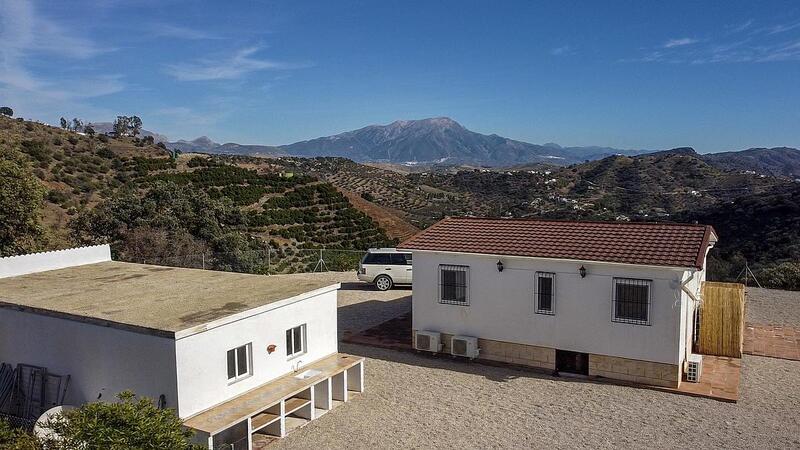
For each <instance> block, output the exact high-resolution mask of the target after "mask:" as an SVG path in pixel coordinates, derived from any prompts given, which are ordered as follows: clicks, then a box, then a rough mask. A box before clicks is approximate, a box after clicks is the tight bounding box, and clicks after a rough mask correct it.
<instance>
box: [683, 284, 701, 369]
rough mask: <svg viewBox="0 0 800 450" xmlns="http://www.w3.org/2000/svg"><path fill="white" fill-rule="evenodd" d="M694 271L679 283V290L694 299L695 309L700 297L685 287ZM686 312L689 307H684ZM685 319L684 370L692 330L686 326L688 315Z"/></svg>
mask: <svg viewBox="0 0 800 450" xmlns="http://www.w3.org/2000/svg"><path fill="white" fill-rule="evenodd" d="M696 273H697V271H696V270H692V271H691V272H689V278H687V279H686V281H684V282H683V283H681V290H682V291H683V292H685V293H686V295H688V296H689V298H691V299H692V300H694V302H695V309H696V308H697V306H698V304H699V303H700V299H698V298H697V296H696V295H694V292H692V291H691V290H689V288H688V287H687V285H688V284H689V283H690V282H691V281H692V280H693V279H694V276H695V274H696ZM686 314H687V315H688V314H689V308H686ZM686 319H687V320H686V323H687V327H686V345H684V347H683V353H684V358H683V366H684V370H686V361H688V360H689V345H690V344H689V341H690V339H691V333H692V331H693V330H692V329H690V328H689V327H688V323H689V320H688V317H687V318H686ZM695 325H696V324H695ZM692 328H695V326H692Z"/></svg>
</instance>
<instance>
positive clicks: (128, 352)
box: [0, 308, 178, 408]
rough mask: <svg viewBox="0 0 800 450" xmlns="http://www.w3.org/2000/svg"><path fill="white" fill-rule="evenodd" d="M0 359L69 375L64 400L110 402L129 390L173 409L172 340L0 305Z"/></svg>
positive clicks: (173, 345)
mask: <svg viewBox="0 0 800 450" xmlns="http://www.w3.org/2000/svg"><path fill="white" fill-rule="evenodd" d="M0 361H2V362H6V363H10V364H13V365H16V364H18V363H25V364H32V365H36V366H43V367H46V368H47V370H48V371H50V372H53V373H56V374H58V375H70V376H71V378H70V381H69V387H68V389H67V396H66V399H65V402H66V403H67V404H71V405H80V404H82V403H85V402H90V401H96V400H97V398H98V395H99V394H102V397H101V400H103V401H114V400H116V394H117V393H119V392H121V391H124V390H132V391H133V392H135V393H136V394H137V395H139V396H146V397H150V398H152V399H154V400H155V401H157V399H158V397H159V395H161V394H164V395H165V396H166V400H167V407H170V408H176V407H177V399H178V390H177V385H176V382H177V377H176V373H175V341H174V340H173V339H170V338H164V337H157V336H152V335H147V334H140V333H134V332H130V331H125V330H120V329H118V328H110V327H104V326H100V325H95V324H91V323H85V322H79V321H74V320H68V319H62V318H56V317H49V316H44V315H39V314H33V313H29V312H24V311H17V310H13V309H9V308H2V309H0Z"/></svg>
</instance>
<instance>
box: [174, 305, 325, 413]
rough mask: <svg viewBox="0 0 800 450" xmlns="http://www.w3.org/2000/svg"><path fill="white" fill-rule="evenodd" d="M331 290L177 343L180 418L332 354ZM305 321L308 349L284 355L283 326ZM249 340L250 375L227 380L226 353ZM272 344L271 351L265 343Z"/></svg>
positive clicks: (287, 326)
mask: <svg viewBox="0 0 800 450" xmlns="http://www.w3.org/2000/svg"><path fill="white" fill-rule="evenodd" d="M336 294H337V291H336V290H331V291H328V292H324V293H321V294H319V295H316V296H313V297H310V298H308V299H305V300H300V301H295V302H293V303H289V304H286V305H284V306H278V307H277V308H275V309H270V310H268V311H265V312H263V313H260V314H256V315H253V316H250V317H247V318H243V319H241V320H238V321H235V322H232V323H228V324H225V325H221V326H219V327H216V328H212V329H209V330H207V331H204V332H201V333H198V334H193V335H190V336H187V337H184V338H179V339H178V340H177V341H176V346H177V374H178V395H179V416H180V417H182V418H186V417H188V416H191V415H194V414H197V413H199V412H201V411H204V410H206V409H208V408H210V407H212V406H214V405H216V404H218V403H220V402H223V401H226V400H229V399H230V398H232V397H235V396H237V395H239V394H242V393H244V392H246V391H249V390H251V389H253V388H255V387H258V386H259V385H261V384H264V383H266V382H267V381H270V380H272V379H275V378H277V377H279V376H281V375H285V374H286V373H288V372H290V371H292V370H293V365H294V364H296V363H297V362H298V361H299V360H302V362H303V365H306V364H308V363H311V362H314V361H316V360H318V359H320V358H324V357H325V356H328V355H330V354H332V353H335V352H336V351H337V348H338V340H337V332H336V328H337V326H336ZM302 324H306V337H307V347H306V348H307V352H306V353H305V354H303V355H300V356H298V357H296V358H293V359H291V360H289V359H287V356H286V330H287V329H290V328H293V327H295V326H298V325H302ZM248 343H252V348H253V374H252V376H250V377H248V378H245V379H242V380H240V381H237V382H233V383H229V382H228V373H227V352H228V350H230V349H233V348H236V347H239V346H242V345H245V344H248ZM270 344H275V345H276V347H277V348H276V350H275V352H273V353H272V354H268V353H267V346H268V345H270Z"/></svg>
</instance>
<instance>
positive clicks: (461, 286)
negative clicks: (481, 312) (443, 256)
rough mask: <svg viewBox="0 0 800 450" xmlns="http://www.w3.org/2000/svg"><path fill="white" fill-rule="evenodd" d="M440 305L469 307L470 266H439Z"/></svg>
mask: <svg viewBox="0 0 800 450" xmlns="http://www.w3.org/2000/svg"><path fill="white" fill-rule="evenodd" d="M439 303H445V304H449V305H462V306H467V305H469V266H455V265H448V264H442V265H440V266H439Z"/></svg>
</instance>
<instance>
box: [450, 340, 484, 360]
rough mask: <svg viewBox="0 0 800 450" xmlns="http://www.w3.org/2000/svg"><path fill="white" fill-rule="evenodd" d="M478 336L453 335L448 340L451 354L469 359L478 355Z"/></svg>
mask: <svg viewBox="0 0 800 450" xmlns="http://www.w3.org/2000/svg"><path fill="white" fill-rule="evenodd" d="M479 352H480V349H479V348H478V338H476V337H472V336H453V338H452V339H451V340H450V353H451V354H452V355H453V356H463V357H465V358H469V359H475V358H477V357H478V353H479Z"/></svg>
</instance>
